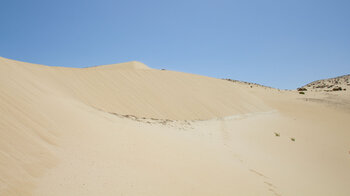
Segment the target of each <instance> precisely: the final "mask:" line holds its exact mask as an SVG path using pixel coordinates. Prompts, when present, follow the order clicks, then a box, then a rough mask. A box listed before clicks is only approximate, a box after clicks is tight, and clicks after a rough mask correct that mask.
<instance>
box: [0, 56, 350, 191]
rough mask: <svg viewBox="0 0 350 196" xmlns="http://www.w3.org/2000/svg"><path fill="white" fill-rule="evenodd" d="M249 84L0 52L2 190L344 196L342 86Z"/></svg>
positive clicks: (346, 139)
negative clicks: (35, 60)
mask: <svg viewBox="0 0 350 196" xmlns="http://www.w3.org/2000/svg"><path fill="white" fill-rule="evenodd" d="M250 86H251V85H248V84H245V83H239V82H235V83H232V82H230V81H226V80H220V79H215V78H210V77H204V76H199V75H193V74H186V73H180V72H173V71H167V70H155V69H151V68H149V67H147V66H146V65H144V64H142V63H140V62H129V63H122V64H114V65H105V66H97V67H91V68H82V69H77V68H63V67H49V66H43V65H36V64H30V63H24V62H19V61H14V60H10V59H5V58H0V114H1V119H0V133H1V138H0V195H43V196H44V195H45V196H51V195H52V196H56V195H57V196H61V195H152V196H156V195H177V196H178V195H191V196H193V195H208V196H209V195H305V196H306V195H308V196H309V195H339V196H341V195H344V196H345V195H349V194H350V188H349V184H350V167H349V165H350V154H349V153H350V152H349V151H350V131H349V127H350V126H349V125H350V122H349V119H350V109H349V107H348V106H349V105H348V103H349V98H350V96H349V91H341V92H308V93H306V94H305V95H300V94H299V93H298V92H297V91H281V90H278V89H273V88H266V87H262V86H255V85H254V86H252V87H250ZM329 97H332V98H331V99H332V100H335V101H327V99H328V100H329ZM314 100H320V101H314ZM276 135H278V136H276ZM293 140H294V141H293Z"/></svg>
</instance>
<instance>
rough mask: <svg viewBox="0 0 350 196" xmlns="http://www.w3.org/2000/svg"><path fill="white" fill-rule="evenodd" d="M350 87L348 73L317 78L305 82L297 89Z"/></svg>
mask: <svg viewBox="0 0 350 196" xmlns="http://www.w3.org/2000/svg"><path fill="white" fill-rule="evenodd" d="M349 87H350V74H348V75H344V76H339V77H335V78H328V79H323V80H317V81H314V82H311V83H309V84H306V85H304V86H302V87H301V88H299V90H313V91H342V90H346V89H347V88H349Z"/></svg>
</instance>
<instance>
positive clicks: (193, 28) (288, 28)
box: [0, 0, 350, 89]
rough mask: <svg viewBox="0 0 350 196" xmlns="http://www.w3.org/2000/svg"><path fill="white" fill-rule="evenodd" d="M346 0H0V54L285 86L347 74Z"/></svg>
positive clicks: (349, 31)
mask: <svg viewBox="0 0 350 196" xmlns="http://www.w3.org/2000/svg"><path fill="white" fill-rule="evenodd" d="M349 10H350V1H339V0H328V1H325V0H284V1H282V0H244V1H243V0H242V1H234V0H231V1H220V0H215V1H214V0H213V1H207V0H201V1H199V0H185V1H182V0H177V1H165V0H163V1H161V0H160V1H155V0H148V1H136V0H125V1H124V0H123V1H118V0H114V1H113V0H96V1H89V0H84V1H83V0H81V1H74V0H69V1H68V0H60V1H50V0H42V1H36V0H31V1H28V0H22V1H19V0H4V1H1V7H0V28H1V29H0V56H2V57H5V58H10V59H15V60H20V61H26V62H31V63H39V64H45V65H53V66H69V67H85V66H93V65H101V64H112V63H119V62H126V61H132V60H137V61H141V62H143V63H145V64H147V65H149V66H150V67H153V68H159V69H160V68H164V69H169V70H176V71H182V72H189V73H195V74H201V75H206V76H212V77H216V78H232V79H238V80H244V81H248V82H256V83H260V84H264V85H268V86H272V87H277V88H282V89H293V88H296V87H298V86H301V85H303V84H305V83H308V82H311V81H313V80H317V79H321V78H328V77H334V76H338V75H344V74H349V73H350V11H349Z"/></svg>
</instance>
